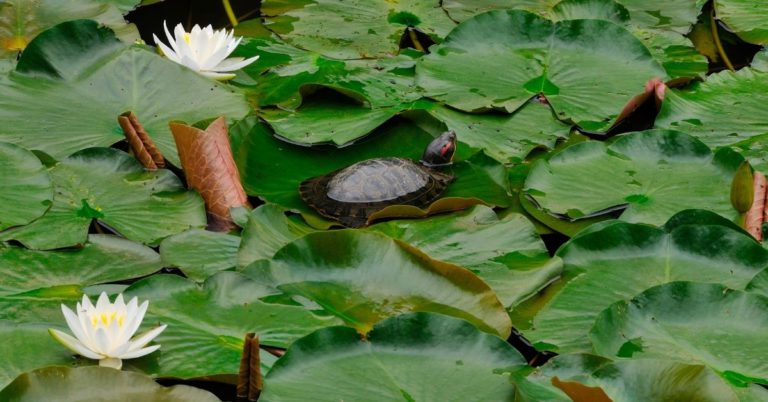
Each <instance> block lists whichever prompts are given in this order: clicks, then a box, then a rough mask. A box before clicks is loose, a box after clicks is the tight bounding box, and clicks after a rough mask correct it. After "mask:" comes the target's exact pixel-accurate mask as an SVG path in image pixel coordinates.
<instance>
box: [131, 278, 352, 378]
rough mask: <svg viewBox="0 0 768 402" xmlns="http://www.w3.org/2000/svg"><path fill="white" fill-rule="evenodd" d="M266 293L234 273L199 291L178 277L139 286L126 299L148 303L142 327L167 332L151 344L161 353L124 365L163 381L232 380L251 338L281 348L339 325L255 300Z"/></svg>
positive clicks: (296, 308)
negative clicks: (245, 341)
mask: <svg viewBox="0 0 768 402" xmlns="http://www.w3.org/2000/svg"><path fill="white" fill-rule="evenodd" d="M269 293H270V290H269V289H267V288H266V287H265V286H264V285H262V284H260V283H257V282H255V281H252V280H250V279H248V278H246V277H244V276H243V275H241V274H238V273H235V272H220V273H218V274H215V275H213V276H212V277H210V278H209V279H208V280H206V281H205V283H204V284H202V285H198V284H196V283H195V282H193V281H190V280H187V279H184V278H181V277H179V276H176V275H155V276H152V277H149V278H147V279H144V280H142V281H140V282H137V283H135V284H133V285H131V286H130V287H129V288H128V289H127V290H126V291H125V295H126V296H127V297H133V296H137V297H138V298H139V299H141V300H149V301H150V303H149V310H148V311H147V318H146V319H145V320H144V321H145V323H147V325H156V324H157V323H163V324H168V328H166V329H165V331H163V332H162V333H161V334H160V335H159V336H158V337H157V338H155V341H156V342H157V343H159V344H160V345H162V347H161V349H160V352H158V353H156V354H152V355H148V356H146V357H144V358H141V359H140V360H136V361H135V363H131V362H127V363H130V364H132V365H135V366H136V367H137V368H138V369H141V370H143V371H144V372H146V373H148V374H152V375H157V376H162V377H179V378H195V377H203V376H210V375H217V374H229V375H234V374H237V373H238V370H239V364H240V355H241V354H242V350H243V339H244V337H245V334H247V333H249V332H255V333H256V334H257V335H258V336H259V338H260V341H261V343H262V344H264V345H270V346H276V347H283V348H284V347H287V346H288V345H290V344H291V342H293V341H294V340H296V339H298V338H300V337H302V336H304V335H307V334H309V333H311V332H312V331H314V330H316V329H319V328H323V327H327V326H331V325H339V323H340V321H339V320H337V319H335V318H332V317H318V316H315V315H314V314H312V313H310V312H308V311H307V310H305V309H304V308H303V307H300V306H286V305H280V304H268V303H264V302H262V301H259V300H258V299H259V297H263V296H265V295H268V294H269ZM261 355H262V356H263V361H264V362H265V363H271V362H273V361H274V360H275V359H274V358H273V357H270V355H269V354H268V353H262V354H261ZM201 359H202V360H201Z"/></svg>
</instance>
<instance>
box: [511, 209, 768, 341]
mask: <svg viewBox="0 0 768 402" xmlns="http://www.w3.org/2000/svg"><path fill="white" fill-rule="evenodd" d="M695 213H696V212H695V211H690V212H689V211H685V212H682V213H680V214H679V215H678V217H681V216H684V215H689V216H691V215H692V214H695ZM694 216H698V218H697V219H698V222H697V221H696V220H693V219H692V220H685V219H680V218H673V219H671V220H670V222H669V223H667V225H666V226H665V227H662V228H658V229H657V228H655V227H651V226H647V225H641V224H631V223H626V222H621V221H610V222H603V223H599V224H595V225H593V226H591V227H590V228H589V229H586V230H584V231H583V232H581V233H580V234H578V235H577V236H576V237H574V238H573V239H571V240H570V241H569V242H568V243H566V244H565V245H563V246H562V247H561V248H560V250H559V251H558V253H557V255H558V256H559V257H560V258H562V259H563V261H564V264H565V266H564V269H563V271H564V273H563V276H564V279H563V281H564V282H565V285H564V286H562V288H561V289H560V290H559V292H558V293H556V295H555V296H554V298H553V299H552V300H551V301H550V302H549V303H548V304H547V305H545V306H544V307H543V308H542V309H541V310H540V311H539V312H538V314H537V315H536V316H535V317H534V322H533V326H534V328H533V329H532V330H530V331H526V332H525V335H526V336H527V337H529V339H531V340H532V341H534V342H537V346H539V347H541V348H543V349H556V350H557V351H559V352H561V353H569V352H582V351H583V352H588V351H591V350H592V346H591V345H590V343H589V340H588V339H587V334H588V333H589V329H590V327H591V326H592V323H593V322H594V320H595V317H597V316H598V314H599V313H600V312H601V311H602V310H604V309H605V308H607V307H609V306H610V305H611V304H613V303H615V302H617V301H620V300H627V299H630V298H632V297H634V296H635V295H637V294H638V293H640V292H642V291H644V290H645V289H648V288H650V287H652V286H656V285H661V284H664V283H668V282H674V281H686V280H688V281H698V282H707V283H717V284H722V285H724V286H728V287H730V288H732V289H744V288H745V287H746V286H747V284H748V283H749V282H750V280H752V278H753V277H754V276H755V275H756V274H757V273H758V272H760V271H761V270H763V269H764V268H765V267H767V266H768V251H766V250H765V249H763V248H762V247H761V246H760V244H758V243H757V242H755V240H754V239H753V238H752V237H751V236H750V235H749V234H747V233H745V232H744V231H742V230H740V229H735V228H733V226H732V225H733V224H732V223H730V222H728V221H726V220H724V219H722V218H720V217H717V216H716V215H714V214H712V213H707V214H698V215H694ZM691 217H692V216H691Z"/></svg>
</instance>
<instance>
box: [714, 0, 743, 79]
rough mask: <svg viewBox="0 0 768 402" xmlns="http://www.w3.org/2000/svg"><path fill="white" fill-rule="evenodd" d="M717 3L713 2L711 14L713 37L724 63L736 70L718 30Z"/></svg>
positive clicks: (730, 68)
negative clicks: (716, 18)
mask: <svg viewBox="0 0 768 402" xmlns="http://www.w3.org/2000/svg"><path fill="white" fill-rule="evenodd" d="M715 12H716V11H715V3H714V2H713V3H712V12H711V13H710V14H709V25H710V28H711V29H712V39H713V40H714V41H715V46H716V47H717V53H719V54H720V57H721V58H722V59H723V63H725V66H726V67H728V69H729V70H731V71H736V69H735V68H733V64H732V63H731V60H730V59H729V58H728V55H727V54H726V53H725V49H724V48H723V43H722V42H720V34H719V33H718V32H717V26H718V25H717V20H715Z"/></svg>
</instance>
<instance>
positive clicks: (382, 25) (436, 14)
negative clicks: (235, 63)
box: [261, 0, 456, 59]
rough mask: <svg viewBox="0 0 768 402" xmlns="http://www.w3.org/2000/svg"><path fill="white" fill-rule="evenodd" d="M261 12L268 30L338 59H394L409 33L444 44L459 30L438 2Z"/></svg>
mask: <svg viewBox="0 0 768 402" xmlns="http://www.w3.org/2000/svg"><path fill="white" fill-rule="evenodd" d="M261 9H262V13H264V14H265V15H267V27H268V28H269V29H271V30H273V31H274V32H276V33H278V34H280V35H281V36H282V37H284V38H286V39H287V40H288V41H290V42H291V43H292V44H294V45H296V46H298V47H301V48H304V49H309V50H312V51H315V52H318V53H322V54H324V55H326V56H329V57H333V58H336V59H358V58H374V57H382V56H391V55H395V54H397V51H398V49H399V45H400V39H401V38H402V37H403V35H404V34H405V32H406V29H407V28H408V27H415V28H416V29H418V30H419V31H421V32H423V33H425V34H427V35H429V36H430V37H432V39H433V40H435V41H439V40H440V39H441V38H442V37H444V36H445V35H446V34H447V33H448V32H449V31H450V30H451V29H453V27H454V26H455V25H456V23H455V22H454V21H453V20H451V19H450V18H449V17H448V15H446V13H445V11H444V10H443V9H442V8H441V7H440V1H437V0H400V1H397V2H393V1H388V0H352V1H344V0H315V1H312V2H303V1H300V2H292V3H286V2H283V1H272V0H266V1H264V2H263V3H262V8H261Z"/></svg>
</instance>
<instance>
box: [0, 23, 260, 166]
mask: <svg viewBox="0 0 768 402" xmlns="http://www.w3.org/2000/svg"><path fill="white" fill-rule="evenodd" d="M118 45H119V43H117V45H116V39H115V38H114V36H112V35H111V34H109V32H108V31H105V28H100V27H99V26H98V25H97V23H96V22H93V21H84V20H80V21H72V22H66V23H63V24H61V25H59V26H57V27H56V28H54V29H53V30H52V31H49V32H47V33H44V34H42V35H40V36H39V37H38V38H37V39H35V40H34V41H33V42H32V43H31V44H30V46H29V49H27V51H25V52H24V55H23V56H22V57H21V59H20V60H19V66H20V67H19V70H18V71H16V73H15V74H12V75H11V77H10V78H9V79H7V80H3V81H2V82H0V92H1V93H2V94H3V96H2V97H0V127H2V128H1V129H0V141H7V142H12V143H17V144H20V145H22V146H24V147H27V148H29V149H36V150H42V151H45V152H46V153H48V154H50V155H51V156H53V157H54V158H64V157H66V156H67V155H69V154H71V153H73V152H76V151H79V150H81V149H84V148H87V147H94V146H109V145H111V144H113V143H116V142H118V141H121V140H123V133H122V130H121V129H120V126H119V124H118V122H117V116H118V115H119V114H121V113H123V112H126V111H133V112H134V113H136V115H137V116H138V118H139V120H140V121H141V122H142V124H143V126H144V127H145V128H146V130H147V132H148V133H149V134H150V136H151V137H152V139H153V140H154V142H155V143H156V144H157V146H158V148H159V149H160V151H161V152H162V153H163V154H164V156H165V157H166V158H167V159H168V160H170V161H171V162H173V163H174V164H177V165H178V161H179V159H178V155H177V154H176V145H175V143H174V141H173V138H172V136H171V132H170V130H169V128H168V122H169V121H171V120H181V121H190V122H196V121H200V120H203V119H207V118H211V117H215V116H219V115H225V116H226V117H227V118H228V119H230V121H232V120H234V119H238V118H242V117H243V116H244V115H245V114H246V113H247V112H248V110H249V107H248V105H247V103H246V101H245V97H244V96H243V95H242V94H238V93H233V90H232V89H229V88H227V87H224V86H222V85H221V84H218V83H216V82H214V81H212V80H210V79H207V78H205V77H202V76H200V75H199V74H197V73H195V72H193V71H191V70H189V69H187V68H185V67H182V66H180V65H178V64H176V63H173V62H171V61H168V60H165V59H163V58H161V57H160V56H158V55H157V54H155V53H153V52H151V51H148V50H147V49H144V48H142V47H138V46H134V47H125V46H122V45H119V46H118ZM62 48H63V49H69V50H75V49H88V51H86V52H73V53H70V54H67V55H66V56H65V57H63V58H61V59H60V58H59V57H60V56H59V53H60V49H62ZM76 56H79V57H76ZM22 67H23V68H22Z"/></svg>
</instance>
